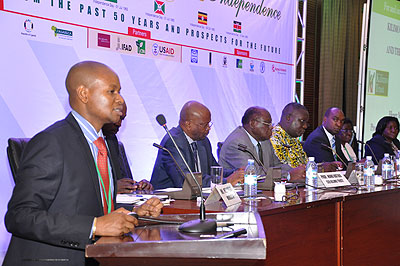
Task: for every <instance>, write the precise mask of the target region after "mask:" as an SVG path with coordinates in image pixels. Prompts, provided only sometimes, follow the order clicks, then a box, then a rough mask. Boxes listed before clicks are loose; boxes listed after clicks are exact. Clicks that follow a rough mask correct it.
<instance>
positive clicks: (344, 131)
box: [340, 129, 353, 133]
mask: <svg viewBox="0 0 400 266" xmlns="http://www.w3.org/2000/svg"><path fill="white" fill-rule="evenodd" d="M340 131H342V132H343V133H347V132H351V133H353V130H352V129H341V130H340Z"/></svg>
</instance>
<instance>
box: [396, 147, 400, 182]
mask: <svg viewBox="0 0 400 266" xmlns="http://www.w3.org/2000/svg"><path fill="white" fill-rule="evenodd" d="M395 160H396V169H395V170H396V173H395V176H396V178H398V176H399V175H400V151H396V159H395Z"/></svg>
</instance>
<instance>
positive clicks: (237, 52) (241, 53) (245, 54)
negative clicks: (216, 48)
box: [235, 49, 250, 57]
mask: <svg viewBox="0 0 400 266" xmlns="http://www.w3.org/2000/svg"><path fill="white" fill-rule="evenodd" d="M235 55H239V56H243V57H249V56H250V53H249V51H246V50H240V49H235Z"/></svg>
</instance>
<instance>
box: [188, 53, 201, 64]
mask: <svg viewBox="0 0 400 266" xmlns="http://www.w3.org/2000/svg"><path fill="white" fill-rule="evenodd" d="M190 62H192V63H196V64H197V63H198V62H199V50H197V49H191V52H190Z"/></svg>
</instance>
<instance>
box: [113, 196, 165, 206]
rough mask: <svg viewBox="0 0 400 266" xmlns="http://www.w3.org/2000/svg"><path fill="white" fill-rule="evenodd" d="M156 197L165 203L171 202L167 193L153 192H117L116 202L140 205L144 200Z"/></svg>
mask: <svg viewBox="0 0 400 266" xmlns="http://www.w3.org/2000/svg"><path fill="white" fill-rule="evenodd" d="M152 197H157V198H159V199H160V200H161V202H162V203H163V204H164V206H165V205H169V204H170V203H171V199H169V197H168V196H167V195H153V194H117V203H122V204H133V205H137V206H139V205H142V204H143V203H145V202H146V200H148V199H150V198H152Z"/></svg>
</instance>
